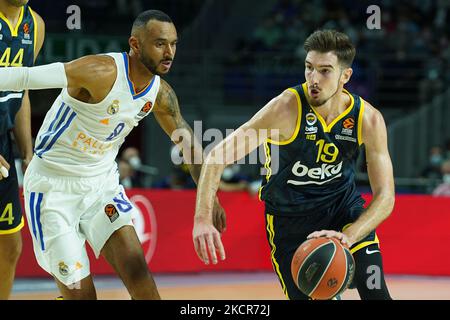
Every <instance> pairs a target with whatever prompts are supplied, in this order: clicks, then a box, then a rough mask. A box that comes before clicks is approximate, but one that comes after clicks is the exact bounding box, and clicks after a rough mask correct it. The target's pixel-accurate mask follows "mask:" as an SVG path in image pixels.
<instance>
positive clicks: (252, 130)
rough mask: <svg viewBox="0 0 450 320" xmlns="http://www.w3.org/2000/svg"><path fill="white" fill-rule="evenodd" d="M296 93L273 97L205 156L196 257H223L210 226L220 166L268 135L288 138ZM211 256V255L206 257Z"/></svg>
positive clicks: (294, 117) (292, 126)
mask: <svg viewBox="0 0 450 320" xmlns="http://www.w3.org/2000/svg"><path fill="white" fill-rule="evenodd" d="M297 103H298V102H297V97H296V96H295V94H294V93H292V92H291V91H289V90H286V91H284V92H283V93H282V94H280V95H279V96H277V97H276V98H274V99H272V100H271V101H270V102H269V103H268V104H266V105H265V106H264V107H263V108H262V109H261V110H260V111H259V112H258V113H257V114H255V115H254V116H253V117H252V118H251V119H250V120H249V121H248V122H246V123H244V124H243V125H242V126H241V127H239V128H238V129H237V130H236V131H234V132H233V133H232V134H230V135H229V136H227V137H226V138H225V139H224V140H223V141H222V142H221V143H219V144H218V145H217V146H216V147H215V148H214V149H212V150H211V152H210V153H209V154H208V156H207V157H206V159H205V163H204V165H203V167H202V171H201V175H200V182H199V185H198V190H197V201H196V209H195V217H194V229H193V241H194V246H195V250H196V252H197V255H198V256H199V258H200V259H201V260H202V261H203V262H204V263H205V264H209V262H210V257H211V260H212V263H214V264H216V263H217V254H216V251H218V252H219V256H220V258H221V259H222V260H223V259H225V251H224V248H223V245H222V241H221V239H220V234H219V233H218V231H217V230H216V229H215V228H214V227H213V223H212V222H213V221H212V209H213V204H214V198H215V196H216V192H217V189H218V187H219V183H220V177H221V175H222V172H223V170H224V169H225V167H226V166H227V165H229V164H232V163H234V162H235V161H237V160H239V159H241V158H243V157H245V156H246V155H248V154H249V153H250V152H252V151H253V150H255V149H256V148H257V147H258V146H259V145H261V144H262V143H264V142H265V141H266V140H267V139H271V140H274V141H285V140H288V139H289V138H290V137H291V136H292V135H293V134H294V131H295V127H296V123H297V115H298V107H297V106H298V104H297ZM209 256H210V257H209Z"/></svg>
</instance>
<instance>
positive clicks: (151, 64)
mask: <svg viewBox="0 0 450 320" xmlns="http://www.w3.org/2000/svg"><path fill="white" fill-rule="evenodd" d="M139 60H141V62H142V64H143V65H144V66H145V67H146V68H147V70H148V71H150V72H151V73H152V74H155V75H158V76H160V75H161V73H160V72H158V65H157V64H156V63H155V61H153V60H152V59H151V58H150V57H147V56H146V55H145V54H144V53H143V52H141V54H140V59H139Z"/></svg>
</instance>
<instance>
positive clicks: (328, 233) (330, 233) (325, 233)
mask: <svg viewBox="0 0 450 320" xmlns="http://www.w3.org/2000/svg"><path fill="white" fill-rule="evenodd" d="M320 237H326V238H336V239H338V240H339V241H340V242H341V243H342V245H344V246H346V247H347V248H350V246H351V245H352V243H351V242H350V239H349V238H348V236H347V235H346V234H344V233H342V232H337V231H334V230H320V231H314V232H313V233H311V234H310V235H309V236H308V237H307V239H312V238H320Z"/></svg>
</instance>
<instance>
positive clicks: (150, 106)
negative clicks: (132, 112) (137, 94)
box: [137, 101, 153, 118]
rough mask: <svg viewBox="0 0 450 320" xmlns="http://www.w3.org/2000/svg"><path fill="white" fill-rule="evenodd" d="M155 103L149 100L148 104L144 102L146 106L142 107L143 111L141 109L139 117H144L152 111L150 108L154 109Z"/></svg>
mask: <svg viewBox="0 0 450 320" xmlns="http://www.w3.org/2000/svg"><path fill="white" fill-rule="evenodd" d="M152 107H153V104H152V103H151V102H150V101H149V102H147V103H146V104H144V106H143V107H142V109H141V111H139V113H138V115H137V116H138V117H139V118H143V117H145V116H146V115H147V113H149V112H150V110H152Z"/></svg>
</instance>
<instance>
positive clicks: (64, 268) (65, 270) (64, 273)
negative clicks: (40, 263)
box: [58, 261, 69, 276]
mask: <svg viewBox="0 0 450 320" xmlns="http://www.w3.org/2000/svg"><path fill="white" fill-rule="evenodd" d="M58 266H59V273H60V274H61V275H62V276H67V275H68V274H69V267H68V266H67V264H65V263H64V262H63V261H61V262H60V263H59V264H58Z"/></svg>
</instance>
